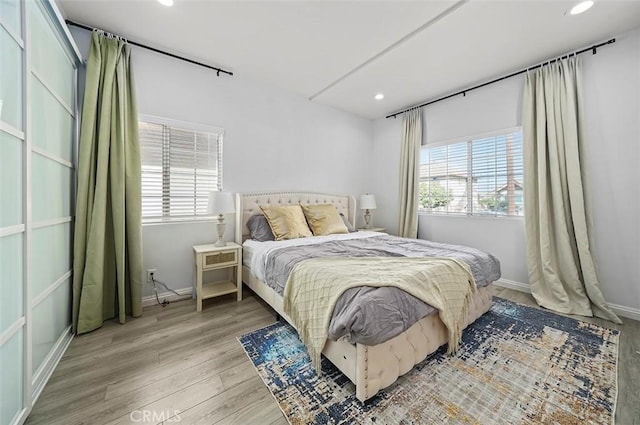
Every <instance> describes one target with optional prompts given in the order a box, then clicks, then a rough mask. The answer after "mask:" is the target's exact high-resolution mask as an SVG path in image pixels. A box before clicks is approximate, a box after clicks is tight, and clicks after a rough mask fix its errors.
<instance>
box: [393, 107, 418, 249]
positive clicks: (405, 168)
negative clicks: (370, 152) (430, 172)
mask: <svg viewBox="0 0 640 425" xmlns="http://www.w3.org/2000/svg"><path fill="white" fill-rule="evenodd" d="M401 143H402V148H401V152H400V224H399V226H398V235H399V236H402V237H405V238H417V237H418V192H419V190H420V148H421V147H422V110H421V109H413V110H411V111H408V112H405V113H404V114H402V140H401Z"/></svg>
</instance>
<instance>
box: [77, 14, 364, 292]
mask: <svg viewBox="0 0 640 425" xmlns="http://www.w3.org/2000/svg"><path fill="white" fill-rule="evenodd" d="M72 34H73V36H74V38H75V39H76V41H77V43H78V46H79V48H80V51H81V52H82V53H83V55H84V56H85V57H86V56H87V55H88V51H89V50H88V49H89V42H90V33H89V32H87V31H84V30H80V29H77V28H75V27H72ZM132 58H133V59H132V63H133V67H134V76H135V83H136V88H137V95H138V110H139V113H141V114H148V115H155V116H159V117H166V118H172V119H177V120H183V121H190V122H196V123H201V124H207V125H213V126H218V127H222V128H224V130H225V135H224V152H223V173H224V175H223V188H224V190H226V191H231V192H254V191H276V190H283V191H285V190H286V191H291V190H297V191H318V192H329V193H349V194H356V195H358V194H360V193H365V192H366V191H371V190H372V189H371V187H370V183H369V182H368V178H367V177H368V173H369V165H368V163H369V160H370V157H371V141H372V139H373V135H372V134H373V133H372V129H373V126H372V122H371V121H370V120H367V119H364V118H359V117H357V116H355V115H352V114H349V113H346V112H342V111H338V110H336V109H333V108H330V107H326V106H323V105H319V104H316V103H312V102H310V101H309V100H307V99H305V98H302V97H299V96H294V95H291V94H288V93H285V92H283V91H281V90H278V89H275V88H270V87H266V86H264V85H261V84H258V83H255V82H252V81H250V80H247V79H244V78H243V77H242V76H241V75H235V76H233V77H224V76H223V77H219V78H218V77H216V74H215V72H214V71H212V70H207V69H205V68H202V67H199V66H196V65H191V64H188V63H186V62H183V61H179V60H175V59H171V58H169V57H166V56H162V55H158V54H156V53H152V52H149V51H147V50H143V49H140V48H136V47H133V48H132ZM228 222H232V220H228ZM232 227H233V226H232V225H228V226H227V232H226V234H227V237H226V239H227V240H233V228H232ZM142 234H143V244H144V246H143V248H144V269H145V270H146V269H148V268H156V269H157V273H156V278H157V279H158V280H161V281H163V282H166V283H167V284H169V286H170V287H172V288H175V289H177V288H185V287H189V286H191V285H192V282H193V275H194V271H193V253H192V248H191V247H192V245H194V244H199V243H207V242H211V241H213V240H215V227H214V225H213V223H211V222H209V223H181V224H163V225H148V226H144V227H143V233H142ZM144 294H145V295H150V294H151V289H150V288H145V292H144Z"/></svg>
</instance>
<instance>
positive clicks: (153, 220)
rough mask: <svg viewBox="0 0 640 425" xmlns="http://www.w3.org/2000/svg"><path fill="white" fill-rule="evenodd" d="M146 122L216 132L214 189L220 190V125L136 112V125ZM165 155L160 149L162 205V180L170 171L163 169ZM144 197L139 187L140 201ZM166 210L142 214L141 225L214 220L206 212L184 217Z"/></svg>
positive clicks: (221, 149)
mask: <svg viewBox="0 0 640 425" xmlns="http://www.w3.org/2000/svg"><path fill="white" fill-rule="evenodd" d="M141 122H144V123H148V124H156V125H162V126H168V127H173V128H178V129H182V130H187V131H195V132H199V133H208V134H217V135H218V142H217V152H216V153H217V158H216V161H217V171H216V172H217V181H216V189H217V190H219V191H222V187H223V186H222V177H223V163H224V158H223V146H224V129H223V128H222V127H217V126H213V125H207V124H200V123H194V122H190V121H182V120H177V119H172V118H163V117H158V116H155V115H147V114H138V125H139V124H140V123H141ZM139 135H140V132H139V130H138V136H139ZM140 148H141V150H142V142H141V141H140ZM165 155H167V154H166V153H165V151H164V148H163V151H162V158H163V161H162V162H163V164H162V175H163V186H162V191H163V205H164V180H165V179H166V178H170V176H171V173H170V169H165ZM142 167H143V164H142V155H140V179H141V180H142V173H143V171H142ZM143 198H144V195H143V193H142V187H141V188H140V201H141V202H142V199H143ZM170 199H171V197H170V196H169V198H168V200H169V201H170ZM140 208H141V211H142V205H141V206H140ZM165 213H166V211H165V209H164V207H163V211H162V216H161V217H147V218H145V217H144V216H142V214H141V216H142V225H143V226H148V225H159V224H173V223H189V222H192V223H202V222H208V221H211V222H212V221H215V220H216V215H214V214H207V215H196V216H185V217H181V216H171V215H165Z"/></svg>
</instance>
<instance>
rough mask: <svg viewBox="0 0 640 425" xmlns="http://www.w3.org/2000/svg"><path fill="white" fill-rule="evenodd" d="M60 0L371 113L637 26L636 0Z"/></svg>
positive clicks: (254, 75) (174, 47)
mask: <svg viewBox="0 0 640 425" xmlns="http://www.w3.org/2000/svg"><path fill="white" fill-rule="evenodd" d="M57 3H58V4H59V5H61V9H62V12H63V14H64V15H65V16H66V17H67V18H68V19H71V20H74V21H77V22H80V23H82V24H86V25H89V26H92V27H98V28H101V29H104V30H106V31H109V32H112V33H115V34H119V35H122V36H124V37H127V38H128V39H131V40H134V41H137V42H139V43H144V44H148V45H150V46H153V47H156V48H160V49H163V50H167V51H169V52H173V53H177V54H181V55H184V56H187V57H189V58H192V59H196V60H200V61H203V62H205V63H208V64H211V65H213V66H219V67H222V68H224V69H227V70H230V71H233V72H234V73H235V74H236V75H237V76H242V77H245V78H250V79H253V80H257V81H261V82H263V83H266V84H270V85H273V86H277V87H280V88H282V89H284V90H287V91H290V92H293V93H297V94H299V95H302V96H304V97H307V98H309V99H312V101H313V102H319V103H323V104H327V105H331V106H333V107H335V108H338V109H342V110H345V111H349V112H352V113H354V114H357V115H360V116H363V117H366V118H371V119H377V118H380V117H384V116H385V115H388V114H389V113H392V112H395V111H398V110H400V109H403V108H405V107H409V106H412V105H415V104H418V103H421V102H422V101H425V100H429V99H434V98H437V97H440V96H442V95H444V94H448V93H452V92H454V91H457V90H460V89H464V88H467V87H469V86H471V85H473V84H476V83H479V82H484V81H487V80H489V79H492V78H495V77H499V76H502V75H505V74H507V73H509V72H512V71H516V70H519V69H521V68H525V67H527V66H528V65H532V64H535V63H538V62H541V61H543V60H545V59H549V58H553V57H555V56H558V55H561V54H563V53H566V52H569V51H573V50H577V49H579V48H582V47H585V46H589V45H591V44H593V43H597V42H601V41H604V40H606V39H608V38H610V37H613V36H617V35H619V34H621V33H623V32H625V31H628V30H630V29H633V28H637V27H639V26H640V1H639V0H622V1H620V0H596V3H595V5H594V6H593V7H592V8H591V9H590V10H588V11H587V12H585V13H583V14H581V15H576V16H570V15H567V14H565V12H566V11H567V10H568V9H570V8H571V7H572V6H573V5H574V4H576V3H577V0H575V1H565V0H538V1H529V0H501V1H498V0H470V1H469V0H437V1H435V0H429V1H427V0H423V1H416V0H414V1H401V0H387V1H373V0H370V1H367V0H357V1H347V0H342V1H329V0H315V1H305V0H288V1H269V0H262V1H243V0H233V1H219V0H218V1H206V0H199V1H197V0H175V4H174V6H172V7H165V6H162V5H161V4H160V3H158V2H157V1H155V0H128V1H127V0H91V1H87V0H58V1H57ZM221 78H235V77H221ZM379 92H382V93H384V94H385V98H384V99H383V100H381V101H376V100H374V95H375V94H376V93H379Z"/></svg>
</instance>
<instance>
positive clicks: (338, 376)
mask: <svg viewBox="0 0 640 425" xmlns="http://www.w3.org/2000/svg"><path fill="white" fill-rule="evenodd" d="M618 340H619V335H618V331H616V330H612V329H606V328H602V327H600V326H597V325H593V324H590V323H586V322H582V321H578V320H574V319H571V318H567V317H564V316H559V315H556V314H553V313H550V312H548V311H544V310H540V309H536V308H531V307H526V306H523V305H519V304H515V303H512V302H510V301H507V300H504V299H501V298H497V297H495V298H494V304H493V307H492V308H491V310H490V311H488V312H487V313H486V314H484V315H483V316H482V317H480V318H479V319H478V320H477V321H476V322H475V323H474V324H472V325H471V326H469V327H468V328H467V329H466V330H465V332H464V335H463V338H462V344H461V346H460V349H459V350H458V352H457V354H455V355H454V356H448V355H446V354H445V352H446V349H445V348H444V347H441V348H440V350H438V351H437V352H435V353H433V354H432V355H430V356H429V357H427V358H426V359H425V360H424V361H423V362H421V363H420V364H418V365H416V366H415V368H414V369H413V370H412V371H410V372H409V373H407V374H406V375H404V376H402V377H400V378H399V379H398V381H396V382H395V383H394V384H393V385H392V386H390V387H388V388H386V389H384V390H382V391H381V392H379V393H378V394H377V395H376V396H375V397H373V398H372V399H370V400H368V401H367V403H365V404H363V403H361V402H360V401H358V400H357V399H356V398H355V386H354V385H353V384H352V383H351V381H349V379H348V378H346V377H345V376H344V375H343V374H342V373H341V372H340V371H339V370H337V369H336V368H335V367H334V366H333V365H332V364H331V362H329V361H328V360H327V359H325V358H324V357H323V359H322V374H321V375H320V376H318V375H317V373H316V371H315V369H314V368H313V366H312V365H311V363H310V360H309V356H308V355H307V352H306V350H305V347H304V345H303V344H302V342H301V341H300V339H299V338H298V334H297V333H296V331H295V329H293V328H292V327H291V326H290V325H289V324H287V323H286V322H284V321H280V322H277V323H275V324H273V325H270V326H267V327H266V328H263V329H259V330H257V331H254V332H251V333H249V334H246V335H243V336H242V337H240V338H239V341H240V343H241V344H242V346H243V347H244V349H245V351H246V352H247V355H248V356H249V358H250V359H251V361H252V362H253V364H254V366H255V368H256V370H257V371H258V374H259V375H260V377H261V378H262V380H263V381H264V382H265V384H266V385H267V386H268V388H269V390H270V391H271V393H272V394H273V396H274V397H275V399H276V401H277V402H278V404H279V405H280V408H281V409H282V412H283V413H284V415H285V417H286V418H287V420H288V421H289V422H290V423H291V424H351V423H363V424H402V425H409V424H437V423H444V422H447V423H464V424H497V423H500V424H503V423H504V424H507V423H509V424H520V423H525V424H528V423H530V424H534V423H535V424H540V423H545V424H546V423H556V424H583V423H597V424H611V423H612V422H613V416H614V413H615V402H616V397H617V362H618Z"/></svg>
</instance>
